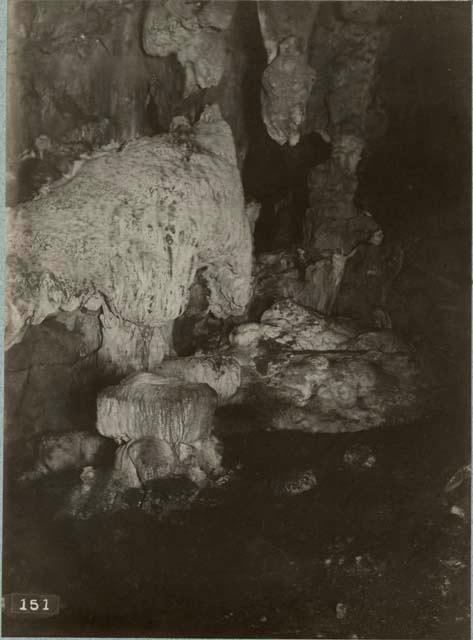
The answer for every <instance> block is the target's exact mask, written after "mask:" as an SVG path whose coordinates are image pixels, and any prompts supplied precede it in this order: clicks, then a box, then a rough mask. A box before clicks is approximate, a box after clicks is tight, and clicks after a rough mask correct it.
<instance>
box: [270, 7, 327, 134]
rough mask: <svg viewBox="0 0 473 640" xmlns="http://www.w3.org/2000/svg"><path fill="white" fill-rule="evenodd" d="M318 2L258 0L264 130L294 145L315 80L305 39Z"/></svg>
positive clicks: (301, 126)
mask: <svg viewBox="0 0 473 640" xmlns="http://www.w3.org/2000/svg"><path fill="white" fill-rule="evenodd" d="M318 8H319V2H304V3H303V2H287V1H286V2H284V1H283V2H258V17H259V23H260V27H261V35H262V37H263V41H264V45H265V48H266V52H267V57H268V66H267V67H266V69H265V71H264V73H263V78H262V89H261V110H262V116H263V120H264V123H265V125H266V129H267V131H268V134H269V135H270V136H271V138H272V139H273V140H275V141H276V142H277V143H278V144H280V145H284V144H286V143H289V145H290V146H295V145H296V144H297V143H298V142H299V139H300V136H301V132H302V129H303V126H304V123H305V115H306V105H307V102H308V100H309V96H310V93H311V91H312V87H313V85H314V82H315V80H316V75H315V72H314V69H313V68H311V67H310V66H309V64H308V43H309V37H310V35H311V32H312V29H313V27H314V22H315V19H316V16H317V12H318Z"/></svg>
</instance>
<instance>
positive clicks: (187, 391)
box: [97, 373, 221, 487]
mask: <svg viewBox="0 0 473 640" xmlns="http://www.w3.org/2000/svg"><path fill="white" fill-rule="evenodd" d="M216 406H217V394H216V392H215V391H214V390H213V389H211V388H210V387H209V386H208V385H207V384H199V383H192V382H183V381H182V380H179V379H177V378H171V377H164V376H158V375H154V374H151V373H138V374H133V375H131V376H129V377H128V378H126V379H125V380H123V382H121V383H120V384H119V385H117V386H113V387H108V388H107V389H105V390H104V391H102V392H101V393H100V394H99V397H98V399H97V429H98V431H99V432H100V433H101V434H102V435H104V436H107V437H109V438H113V439H114V440H115V441H116V442H118V443H122V446H120V447H119V449H118V450H117V453H116V457H115V468H116V470H117V471H118V472H119V473H120V474H122V476H123V477H124V481H125V484H126V485H127V486H130V487H138V486H141V485H143V484H145V483H146V482H149V481H151V480H155V479H158V478H164V477H167V476H172V475H177V474H184V475H187V476H188V477H189V478H190V479H191V480H193V481H195V482H197V483H198V484H201V483H204V482H205V480H206V478H207V475H208V474H209V473H212V472H215V471H217V470H218V469H219V468H220V459H221V458H220V453H219V448H220V446H219V442H218V441H217V440H216V438H215V437H214V436H212V434H211V430H212V419H213V415H214V412H215V409H216Z"/></svg>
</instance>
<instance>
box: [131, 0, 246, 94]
mask: <svg viewBox="0 0 473 640" xmlns="http://www.w3.org/2000/svg"><path fill="white" fill-rule="evenodd" d="M234 10H235V2H231V1H230V2H226V1H225V2H219V1H218V0H217V1H215V0H211V1H210V2H204V3H202V2H200V3H199V2H186V1H185V0H153V1H152V2H150V3H149V7H148V10H147V13H146V16H145V20H144V25H143V48H144V50H145V52H146V53H147V54H148V55H151V56H160V57H166V56H168V55H170V54H172V53H175V54H176V55H177V59H178V60H179V62H180V63H181V64H182V66H183V67H184V70H185V74H186V85H185V92H186V94H187V95H189V94H190V93H192V92H194V91H195V90H197V89H207V88H209V87H213V86H216V85H217V84H218V83H219V82H220V79H221V77H222V75H223V72H224V69H225V57H226V50H225V44H226V43H225V31H226V30H227V29H228V27H229V26H230V23H231V21H232V18H233V13H234Z"/></svg>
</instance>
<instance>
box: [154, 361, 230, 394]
mask: <svg viewBox="0 0 473 640" xmlns="http://www.w3.org/2000/svg"><path fill="white" fill-rule="evenodd" d="M154 373H157V374H158V375H162V376H164V377H171V378H178V379H180V380H184V381H185V382H197V383H203V384H208V385H209V387H211V388H212V389H214V390H215V391H216V392H217V395H218V399H219V404H224V403H225V401H226V400H229V399H230V398H231V397H232V396H234V395H235V393H236V392H237V391H238V389H239V387H240V382H241V380H240V365H239V363H238V362H237V361H236V360H235V359H234V358H227V357H224V356H219V355H215V356H213V355H207V356H205V355H204V356H190V357H187V358H173V359H170V360H165V361H164V362H163V363H162V364H161V366H160V367H158V368H157V369H155V370H154Z"/></svg>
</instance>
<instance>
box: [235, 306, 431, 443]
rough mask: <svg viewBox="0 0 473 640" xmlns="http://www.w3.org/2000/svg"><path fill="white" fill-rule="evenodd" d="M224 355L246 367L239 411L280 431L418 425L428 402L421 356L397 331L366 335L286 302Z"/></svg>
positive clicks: (241, 332)
mask: <svg viewBox="0 0 473 640" xmlns="http://www.w3.org/2000/svg"><path fill="white" fill-rule="evenodd" d="M230 344H231V346H230V347H229V348H227V349H226V350H224V352H225V353H227V354H228V355H230V354H231V355H232V356H233V357H234V358H236V359H237V360H238V361H239V362H240V364H241V367H242V386H241V388H240V391H239V392H238V393H237V395H236V396H235V397H234V399H233V402H234V403H236V404H238V403H242V404H248V403H249V404H255V406H258V407H259V408H260V409H261V411H263V413H264V415H265V420H267V422H268V423H269V424H271V425H272V426H273V428H275V429H295V430H301V431H308V432H312V433H318V432H328V433H338V432H343V431H359V430H364V429H370V428H374V427H379V426H382V425H384V424H388V423H391V424H392V423H403V422H409V421H411V420H413V419H415V418H416V417H417V416H418V415H420V412H422V411H423V410H425V406H426V405H425V402H426V399H427V395H426V394H425V388H426V380H425V379H424V378H423V375H422V372H421V369H420V367H419V366H418V364H417V362H416V358H415V355H414V354H413V353H412V352H411V350H410V349H409V348H408V347H407V346H406V345H405V344H404V343H403V342H402V341H401V340H399V338H397V337H396V336H395V335H394V334H393V333H392V332H391V331H388V330H384V331H374V332H365V331H363V329H362V328H361V327H359V326H357V325H356V324H355V323H354V322H352V321H349V320H346V319H343V318H333V319H327V318H325V317H324V316H322V315H320V314H317V313H316V312H314V311H313V310H311V309H309V308H306V307H303V306H301V305H298V304H297V303H295V302H293V301H290V300H284V301H281V302H278V303H276V304H275V305H273V306H272V307H271V308H270V309H268V310H267V311H266V312H265V313H263V315H262V317H261V322H260V323H251V324H243V325H240V326H238V327H236V328H235V330H234V331H233V333H232V334H231V336H230Z"/></svg>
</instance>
